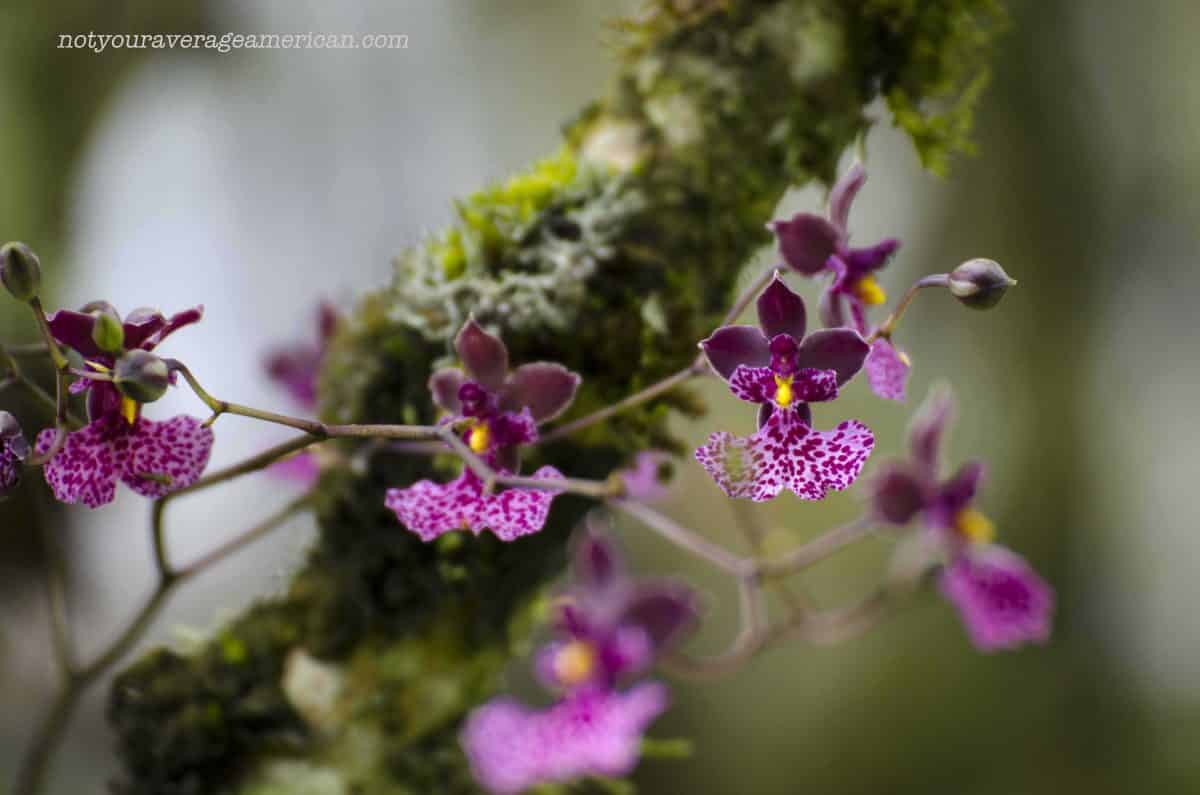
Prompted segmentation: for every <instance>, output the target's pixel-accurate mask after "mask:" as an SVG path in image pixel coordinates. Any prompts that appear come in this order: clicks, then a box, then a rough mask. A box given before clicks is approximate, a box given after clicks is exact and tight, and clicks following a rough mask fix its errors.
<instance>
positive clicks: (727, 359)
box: [700, 326, 771, 381]
mask: <svg viewBox="0 0 1200 795" xmlns="http://www.w3.org/2000/svg"><path fill="white" fill-rule="evenodd" d="M768 344H769V343H768V341H767V338H766V337H765V336H763V333H762V331H760V330H759V329H757V328H755V327H754V326H722V327H721V328H719V329H717V330H716V331H714V332H713V333H712V336H711V337H709V338H708V339H706V340H704V341H703V342H701V343H700V348H701V349H702V350H703V351H704V355H705V357H706V358H707V359H708V363H709V364H710V365H712V368H713V369H714V370H716V371H717V373H718V374H719V375H720V376H721V377H722V378H724V379H725V380H727V381H728V380H729V377H730V376H731V375H733V371H734V370H736V369H737V367H738V365H739V364H744V365H746V366H747V367H766V366H767V365H768V364H770V363H771V352H770V349H769V347H768Z"/></svg>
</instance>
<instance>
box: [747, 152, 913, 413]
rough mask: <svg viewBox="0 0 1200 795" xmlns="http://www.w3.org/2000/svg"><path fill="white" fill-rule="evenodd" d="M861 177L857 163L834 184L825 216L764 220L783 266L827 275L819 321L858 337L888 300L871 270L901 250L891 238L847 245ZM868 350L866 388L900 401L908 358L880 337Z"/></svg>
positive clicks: (874, 270)
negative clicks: (871, 312) (870, 316)
mask: <svg viewBox="0 0 1200 795" xmlns="http://www.w3.org/2000/svg"><path fill="white" fill-rule="evenodd" d="M866 181H867V174H866V171H865V170H864V169H863V167H862V164H859V163H856V164H855V165H854V167H853V168H851V169H850V170H849V171H848V172H846V174H845V175H843V176H842V178H841V179H840V180H838V183H837V184H836V185H834V187H833V191H832V192H831V193H830V196H829V217H828V218H823V217H821V216H819V215H814V214H812V213H797V214H796V215H794V216H792V218H791V219H790V220H787V221H772V222H771V223H770V224H769V226H770V229H771V231H772V232H774V233H775V236H776V239H777V240H778V241H779V251H780V253H781V254H782V255H783V260H784V262H786V263H787V265H788V267H790V268H792V269H793V270H796V271H799V272H800V273H802V274H804V275H805V276H810V277H816V276H820V275H822V274H824V273H830V274H832V278H831V279H830V282H829V285H828V286H827V287H826V288H825V291H824V292H823V293H822V294H821V304H820V307H821V320H822V322H823V323H824V324H825V325H826V326H827V327H829V328H836V327H841V326H849V327H850V328H853V329H854V330H856V331H857V332H858V333H859V334H861V335H863V336H867V332H868V329H867V311H868V310H869V309H870V307H872V306H878V305H880V304H882V303H884V302H885V301H886V300H887V295H886V294H885V293H884V291H883V289H882V288H881V287H880V286H879V283H878V282H877V281H876V280H875V274H876V272H877V271H879V270H881V269H882V268H883V267H884V266H885V265H886V264H887V262H888V260H889V259H890V258H891V256H892V255H893V254H895V253H896V250H897V249H898V248H900V242H899V241H898V240H896V239H895V238H890V237H889V238H886V239H884V240H882V241H880V242H879V243H876V244H875V245H873V246H866V247H853V246H851V245H850V227H849V219H850V207H851V206H852V205H853V204H854V199H855V197H856V196H857V195H858V191H859V189H861V188H862V186H863V184H864V183H865V182H866ZM847 315H849V322H847ZM872 348H873V350H872V355H871V357H869V358H868V359H867V378H868V381H869V383H870V385H871V389H872V390H874V392H875V393H876V394H877V395H879V396H880V397H883V398H887V399H889V400H903V399H904V384H905V381H906V380H907V377H908V369H909V362H908V357H907V356H906V355H904V353H903V352H900V351H897V350H896V349H895V348H894V347H893V346H892V345H891V343H890V342H888V340H887V339H884V338H880V339H879V340H876V341H875V342H874V344H873V345H872Z"/></svg>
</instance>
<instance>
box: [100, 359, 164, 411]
mask: <svg viewBox="0 0 1200 795" xmlns="http://www.w3.org/2000/svg"><path fill="white" fill-rule="evenodd" d="M113 383H115V384H116V385H117V389H119V390H121V394H122V395H124V396H125V397H127V398H129V399H130V400H135V401H137V402H138V403H153V402H154V401H156V400H158V399H159V398H160V397H162V396H163V395H164V394H166V392H167V387H168V386H170V385H171V373H170V370H169V369H168V368H167V363H166V362H164V361H163V360H162V359H160V358H158V357H157V356H155V355H154V354H153V353H150V352H149V351H143V350H140V349H138V350H132V351H129V352H128V353H126V354H125V355H124V356H122V357H121V358H120V359H117V365H116V367H114V368H113Z"/></svg>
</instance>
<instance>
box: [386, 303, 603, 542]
mask: <svg viewBox="0 0 1200 795" xmlns="http://www.w3.org/2000/svg"><path fill="white" fill-rule="evenodd" d="M454 347H455V350H456V352H457V353H458V356H459V359H460V360H461V361H462V363H463V368H464V369H461V370H460V369H458V368H447V369H444V370H439V371H438V372H436V373H434V374H433V376H432V377H430V379H429V389H430V392H431V393H432V394H433V400H434V402H435V403H436V404H437V405H438V406H439V407H441V408H442V409H443V410H445V411H446V412H447V413H448V415H449V416H448V417H447V418H446V419H445V420H444V422H449V423H456V424H457V423H461V424H462V425H464V426H465V430H464V432H463V441H464V442H466V444H467V446H468V447H469V448H470V449H471V451H472V452H473V453H475V454H476V455H478V456H480V457H482V458H483V459H484V460H485V461H486V462H487V463H488V465H490V466H492V467H494V468H496V469H498V470H499V471H500V472H501V473H503V474H515V473H516V472H517V470H518V467H519V464H520V461H519V456H518V448H519V447H520V446H521V445H525V444H530V443H532V442H535V441H537V426H538V423H540V422H545V421H547V420H550V419H553V418H554V417H557V416H558V415H559V414H561V413H562V412H563V411H565V410H566V408H567V406H569V405H570V403H571V401H572V400H574V399H575V391H576V389H578V387H579V381H580V378H579V376H578V375H576V374H575V373H572V372H571V371H569V370H567V369H566V368H565V367H563V366H562V365H559V364H552V363H550V362H535V363H533V364H525V365H522V366H520V367H518V368H516V369H515V370H513V371H512V372H511V373H509V372H508V349H507V348H506V347H505V346H504V343H503V342H501V340H500V339H499V338H498V337H496V336H494V335H492V334H489V333H487V332H486V331H484V330H483V329H482V328H481V327H480V326H479V325H478V324H477V323H476V322H475V321H474V320H473V319H472V320H469V321H467V323H466V325H464V326H463V328H462V330H461V331H459V333H458V336H457V337H455V340H454ZM533 476H534V477H535V478H541V479H547V480H553V479H557V478H562V477H563V475H562V473H561V472H559V471H558V470H557V469H555V468H554V467H551V466H544V467H542V468H540V469H539V470H537V471H536V472H534V473H533ZM484 485H485V484H484V483H483V481H482V480H480V478H479V477H478V476H477V475H476V474H475V473H474V472H472V471H471V470H470V468H469V467H468V468H465V469H464V470H463V473H462V475H461V476H460V477H459V478H458V479H457V480H455V481H452V482H450V483H447V484H436V483H433V482H432V481H428V480H422V481H419V482H418V483H415V484H414V485H412V486H410V487H409V488H406V489H389V490H388V493H387V499H386V505H387V507H388V508H389V509H391V510H392V511H394V512H395V514H396V517H397V518H398V519H399V520H400V521H401V523H403V524H404V525H405V526H406V527H407V528H408V529H409V530H411V531H412V532H414V533H416V534H417V535H419V536H420V537H421V538H422V539H423V540H425V541H431V540H433V539H434V538H437V537H438V536H440V535H442V534H443V533H447V532H449V531H451V530H461V529H467V530H471V531H472V532H474V533H475V534H476V535H478V534H479V533H480V532H482V531H483V530H485V529H486V530H491V531H492V532H493V533H495V534H496V535H497V536H498V537H500V538H501V539H503V540H505V541H512V540H514V539H516V538H519V537H520V536H524V535H529V534H530V533H536V532H537V531H539V530H541V529H542V525H543V524H545V522H546V516H547V515H548V514H549V511H550V503H551V502H552V501H553V500H554V498H555V497H556V496H557V495H558V493H559V492H557V491H554V490H551V489H525V488H511V489H506V490H504V491H501V492H499V493H496V494H488V493H486V492H487V490H486V489H485V488H484Z"/></svg>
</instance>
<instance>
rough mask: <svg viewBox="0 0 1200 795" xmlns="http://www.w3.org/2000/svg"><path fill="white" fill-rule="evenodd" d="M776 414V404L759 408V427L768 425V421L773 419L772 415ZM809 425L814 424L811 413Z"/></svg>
mask: <svg viewBox="0 0 1200 795" xmlns="http://www.w3.org/2000/svg"><path fill="white" fill-rule="evenodd" d="M805 408H808V406H805ZM774 413H775V404H774V403H764V404H762V405H761V406H759V407H758V427H759V428H761V427H762V426H764V425H766V424H767V420H769V419H771V415H772V414H774ZM808 424H809V425H811V424H812V415H811V413H810V415H809V423H808Z"/></svg>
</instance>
